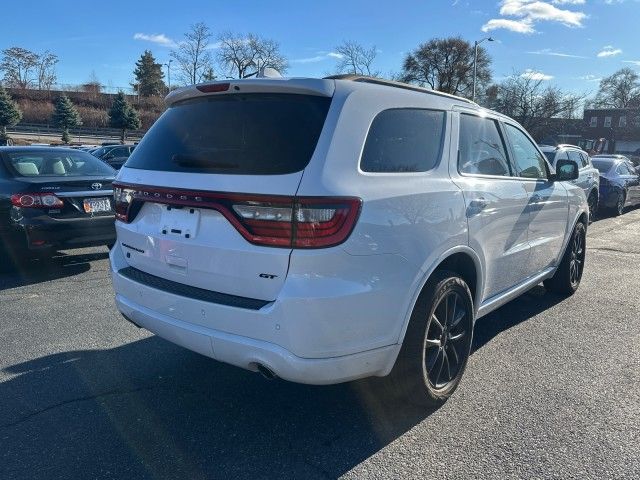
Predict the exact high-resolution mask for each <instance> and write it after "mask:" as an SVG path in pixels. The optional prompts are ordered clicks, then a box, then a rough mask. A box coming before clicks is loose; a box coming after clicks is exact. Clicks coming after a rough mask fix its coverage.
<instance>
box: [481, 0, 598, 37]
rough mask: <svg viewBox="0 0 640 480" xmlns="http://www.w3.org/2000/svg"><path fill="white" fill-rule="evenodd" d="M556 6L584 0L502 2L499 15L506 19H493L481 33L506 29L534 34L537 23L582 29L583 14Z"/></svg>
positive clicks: (584, 16)
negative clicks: (552, 23) (558, 24)
mask: <svg viewBox="0 0 640 480" xmlns="http://www.w3.org/2000/svg"><path fill="white" fill-rule="evenodd" d="M554 4H557V5H565V4H567V5H581V4H584V0H552V1H551V2H543V1H539V0H502V1H501V2H500V5H501V6H500V15H501V16H502V17H515V18H516V19H517V20H514V19H508V18H494V19H491V20H489V21H488V22H487V23H485V24H484V25H483V26H482V31H484V32H488V31H491V30H496V29H500V28H503V29H506V30H511V31H512V32H517V33H533V32H535V24H536V23H538V22H557V23H561V24H563V25H565V26H567V27H574V28H575V27H582V23H583V21H584V20H585V19H586V18H587V15H586V14H585V13H584V12H580V11H574V10H567V9H565V8H558V7H556V6H555V5H554Z"/></svg>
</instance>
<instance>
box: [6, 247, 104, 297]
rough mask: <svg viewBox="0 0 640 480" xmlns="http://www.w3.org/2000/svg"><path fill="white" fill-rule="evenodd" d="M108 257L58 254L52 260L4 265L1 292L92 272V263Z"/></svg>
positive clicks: (93, 253) (36, 260)
mask: <svg viewBox="0 0 640 480" xmlns="http://www.w3.org/2000/svg"><path fill="white" fill-rule="evenodd" d="M108 257H109V252H108V251H105V252H91V253H80V254H77V253H72V254H68V253H64V252H56V253H55V254H54V255H53V257H51V258H46V259H33V260H28V261H22V262H20V263H19V264H18V265H11V266H9V265H2V268H1V269H0V291H2V290H5V289H7V288H16V287H24V286H28V285H34V284H37V283H42V282H48V281H50V280H56V279H60V278H66V277H71V276H73V275H78V274H80V273H84V272H87V271H88V270H90V269H91V262H94V261H96V260H104V259H106V258H108Z"/></svg>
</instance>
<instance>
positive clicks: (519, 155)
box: [505, 124, 547, 179]
mask: <svg viewBox="0 0 640 480" xmlns="http://www.w3.org/2000/svg"><path fill="white" fill-rule="evenodd" d="M505 126H506V132H507V137H508V138H509V142H510V143H511V148H512V150H513V163H514V164H515V169H516V175H518V176H519V177H524V178H534V179H538V178H547V167H546V164H545V159H544V156H543V155H542V154H541V153H540V152H539V151H538V149H537V148H536V146H535V145H534V144H533V142H532V141H531V140H529V137H527V136H526V135H525V134H524V133H523V132H522V131H521V130H520V129H518V128H516V127H514V126H513V125H509V124H505Z"/></svg>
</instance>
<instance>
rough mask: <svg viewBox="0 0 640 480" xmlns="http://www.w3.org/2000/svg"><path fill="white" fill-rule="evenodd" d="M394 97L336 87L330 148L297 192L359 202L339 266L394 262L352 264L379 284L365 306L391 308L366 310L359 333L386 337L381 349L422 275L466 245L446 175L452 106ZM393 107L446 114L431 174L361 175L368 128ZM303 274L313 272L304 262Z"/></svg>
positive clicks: (422, 97)
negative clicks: (373, 332) (375, 297)
mask: <svg viewBox="0 0 640 480" xmlns="http://www.w3.org/2000/svg"><path fill="white" fill-rule="evenodd" d="M398 90H399V92H397V93H396V92H394V91H393V90H392V89H389V88H388V87H380V86H376V85H367V86H366V88H365V87H360V88H358V89H357V90H353V91H345V89H342V88H340V86H337V87H336V94H335V96H334V103H333V105H332V110H333V109H334V107H335V112H334V115H333V116H332V115H330V117H329V118H328V120H327V123H328V125H325V128H326V127H327V126H328V127H329V128H332V129H333V135H332V141H331V143H330V144H328V145H325V146H324V147H323V148H325V149H326V150H325V152H324V153H325V154H324V155H316V156H314V161H312V162H311V163H310V164H309V166H308V167H307V169H306V170H305V172H304V175H303V178H302V181H301V184H300V188H299V191H298V193H299V194H300V195H310V196H313V195H319V196H323V195H328V196H331V195H340V196H343V195H344V196H356V197H359V198H361V199H362V201H363V203H362V210H361V213H360V217H359V219H358V222H357V224H356V226H355V229H354V231H353V233H352V234H351V236H350V237H349V239H348V240H347V241H346V242H345V243H344V244H342V245H341V246H340V248H341V249H342V250H343V251H344V252H345V253H346V255H347V256H346V257H344V259H343V261H345V262H348V261H349V257H354V259H355V258H356V257H358V258H361V257H371V258H372V259H373V257H375V256H382V255H384V256H392V258H393V257H395V258H396V259H395V260H394V262H395V264H396V265H397V266H398V267H399V268H394V269H388V267H385V263H386V262H380V261H377V260H376V261H373V260H372V261H369V262H364V263H363V262H362V260H361V259H360V260H354V263H357V264H358V265H360V267H359V272H360V274H362V269H361V266H362V265H363V264H364V265H367V264H368V265H370V269H369V270H368V271H367V273H366V275H368V278H369V280H368V282H370V284H371V285H373V284H375V285H376V291H377V292H378V294H379V297H378V302H379V303H378V302H376V303H374V304H370V305H369V306H370V307H375V306H376V305H379V306H381V305H387V306H391V307H392V308H377V307H376V308H368V306H367V305H364V304H363V310H362V313H361V315H360V319H361V320H360V321H361V322H362V327H363V328H368V329H374V330H376V336H377V337H380V338H384V339H385V342H395V341H398V340H399V339H400V337H401V334H402V331H403V329H404V323H405V319H406V317H407V313H408V312H410V311H411V309H412V307H413V302H414V301H415V297H416V296H417V291H419V289H420V288H421V287H422V285H423V283H424V281H425V280H426V279H425V275H426V273H427V272H431V271H432V270H433V268H434V267H435V265H436V262H437V261H439V260H441V257H442V254H443V252H446V251H449V250H452V249H454V248H456V247H460V246H465V247H466V246H467V245H468V230H467V221H466V216H465V203H464V198H463V195H462V192H461V191H460V189H459V188H458V187H457V186H456V185H455V184H454V183H453V182H452V181H451V179H450V177H449V173H448V168H449V167H448V164H449V158H450V136H449V132H450V131H451V114H450V109H451V101H450V100H448V99H444V100H443V99H440V98H438V97H435V96H431V95H428V94H419V93H417V94H416V93H413V92H405V91H403V90H400V89H398ZM390 108H427V109H435V110H443V111H445V112H447V114H446V129H445V135H444V141H443V147H442V154H441V158H440V162H439V164H438V165H437V166H436V167H435V168H434V169H432V170H430V171H428V172H420V173H367V172H363V171H361V170H360V168H359V163H360V156H361V152H362V150H363V146H364V143H365V140H366V136H367V133H368V131H369V127H370V125H371V122H372V121H373V119H374V118H375V116H376V115H377V114H378V113H380V112H381V111H383V110H386V109H390ZM330 114H331V112H330ZM316 153H317V152H316ZM323 160H324V161H323ZM303 256H304V257H305V258H306V257H308V256H309V254H308V253H301V252H299V251H295V250H294V251H293V253H292V257H291V272H294V271H295V270H296V269H295V266H296V265H298V264H299V260H298V259H299V258H302V257H303ZM306 260H309V259H308V258H306ZM318 261H319V262H320V261H321V259H320V258H319V259H318ZM318 267H319V268H322V267H321V266H320V265H318ZM305 268H307V269H309V270H312V269H313V267H312V265H311V264H310V263H308V262H307V264H306V267H305ZM381 286H382V287H383V288H380V287H381ZM398 286H400V287H401V288H400V289H398V288H397V287H398ZM365 312H366V313H365ZM355 328H358V327H355Z"/></svg>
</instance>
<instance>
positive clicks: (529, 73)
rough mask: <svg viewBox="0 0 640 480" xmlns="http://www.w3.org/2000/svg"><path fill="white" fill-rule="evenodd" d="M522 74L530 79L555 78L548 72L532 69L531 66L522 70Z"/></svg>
mask: <svg viewBox="0 0 640 480" xmlns="http://www.w3.org/2000/svg"><path fill="white" fill-rule="evenodd" d="M520 76H521V77H522V78H528V79H530V80H552V79H553V75H547V74H546V73H542V72H539V71H537V70H532V69H530V68H527V69H526V70H525V71H524V72H522V74H521V75H520Z"/></svg>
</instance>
